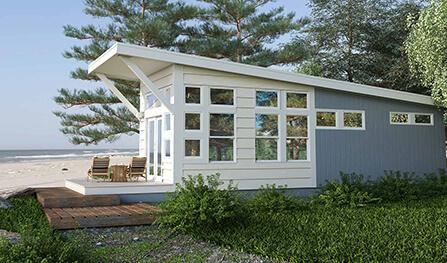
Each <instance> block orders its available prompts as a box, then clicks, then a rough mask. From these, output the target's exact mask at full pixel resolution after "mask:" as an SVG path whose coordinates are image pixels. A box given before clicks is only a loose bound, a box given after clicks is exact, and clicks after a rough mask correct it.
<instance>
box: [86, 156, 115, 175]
mask: <svg viewBox="0 0 447 263" xmlns="http://www.w3.org/2000/svg"><path fill="white" fill-rule="evenodd" d="M109 163H110V158H109V157H93V162H92V167H91V168H90V169H89V170H88V176H87V179H96V178H102V179H104V180H105V179H108V178H109Z"/></svg>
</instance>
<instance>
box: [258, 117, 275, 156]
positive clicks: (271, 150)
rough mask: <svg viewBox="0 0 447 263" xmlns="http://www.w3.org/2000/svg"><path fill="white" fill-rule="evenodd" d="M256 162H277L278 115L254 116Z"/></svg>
mask: <svg viewBox="0 0 447 263" xmlns="http://www.w3.org/2000/svg"><path fill="white" fill-rule="evenodd" d="M255 147H256V160H278V115H273V114H256V145H255Z"/></svg>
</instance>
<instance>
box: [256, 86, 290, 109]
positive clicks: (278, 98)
mask: <svg viewBox="0 0 447 263" xmlns="http://www.w3.org/2000/svg"><path fill="white" fill-rule="evenodd" d="M258 91H265V92H275V93H276V98H277V101H276V104H277V105H276V106H274V107H272V106H258V103H257V93H258ZM280 96H281V92H280V91H279V90H274V89H271V90H269V89H256V90H255V108H259V109H278V108H280V106H281V99H280ZM292 109H296V108H292Z"/></svg>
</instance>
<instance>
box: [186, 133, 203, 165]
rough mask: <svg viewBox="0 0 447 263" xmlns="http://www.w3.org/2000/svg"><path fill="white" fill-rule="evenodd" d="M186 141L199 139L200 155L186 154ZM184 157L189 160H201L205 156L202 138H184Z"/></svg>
mask: <svg viewBox="0 0 447 263" xmlns="http://www.w3.org/2000/svg"><path fill="white" fill-rule="evenodd" d="M186 141H199V147H200V149H199V150H200V152H199V155H198V156H188V155H186ZM183 158H185V159H187V160H199V159H202V158H203V142H202V139H200V138H195V137H185V138H184V139H183Z"/></svg>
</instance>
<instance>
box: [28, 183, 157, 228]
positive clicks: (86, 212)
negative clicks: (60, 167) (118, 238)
mask: <svg viewBox="0 0 447 263" xmlns="http://www.w3.org/2000/svg"><path fill="white" fill-rule="evenodd" d="M36 197H37V200H38V201H39V203H40V204H42V207H43V208H44V212H45V215H46V217H47V218H48V221H49V222H50V224H51V225H52V226H53V228H55V229H74V228H88V227H113V226H134V225H146V224H151V223H153V222H154V220H155V214H156V213H157V212H158V211H159V209H158V208H156V207H154V206H152V205H149V204H145V203H138V204H120V198H119V196H118V195H90V196H84V195H81V194H79V193H76V192H74V191H72V190H70V189H67V188H63V187H58V188H42V189H36Z"/></svg>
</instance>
